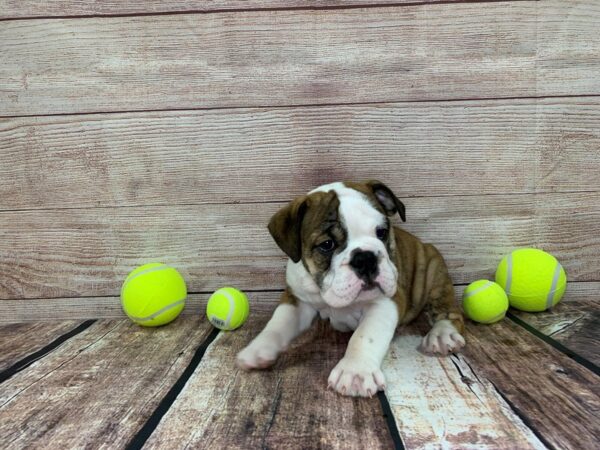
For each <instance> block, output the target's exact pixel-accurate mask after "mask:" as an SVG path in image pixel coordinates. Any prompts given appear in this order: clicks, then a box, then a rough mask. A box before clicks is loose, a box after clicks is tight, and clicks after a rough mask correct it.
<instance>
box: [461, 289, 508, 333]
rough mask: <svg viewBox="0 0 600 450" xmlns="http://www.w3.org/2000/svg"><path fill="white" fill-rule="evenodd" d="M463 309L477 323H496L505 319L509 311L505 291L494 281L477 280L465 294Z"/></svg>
mask: <svg viewBox="0 0 600 450" xmlns="http://www.w3.org/2000/svg"><path fill="white" fill-rule="evenodd" d="M463 309H464V311H465V314H466V315H467V317H468V318H469V319H471V320H474V321H475V322H480V323H494V322H498V321H499V320H501V319H503V318H504V316H505V314H506V311H507V310H508V298H507V297H506V293H505V292H504V290H503V289H502V288H501V287H500V286H499V285H498V284H496V283H494V282H493V281H489V280H477V281H474V282H473V283H471V284H470V285H468V286H467V288H466V289H465V292H464V293H463Z"/></svg>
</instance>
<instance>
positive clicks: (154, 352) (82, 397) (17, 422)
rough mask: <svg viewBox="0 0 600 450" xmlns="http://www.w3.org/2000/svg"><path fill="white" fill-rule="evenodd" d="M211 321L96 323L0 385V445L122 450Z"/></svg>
mask: <svg viewBox="0 0 600 450" xmlns="http://www.w3.org/2000/svg"><path fill="white" fill-rule="evenodd" d="M211 328H212V326H210V324H209V323H208V322H207V321H202V322H200V320H198V319H197V318H179V319H178V320H177V321H176V322H174V323H173V325H171V326H167V327H163V328H155V329H144V328H142V327H139V326H137V325H134V324H131V323H129V321H127V320H121V321H99V322H96V323H95V324H93V325H92V326H91V327H90V328H88V329H87V330H85V331H84V332H82V333H80V334H78V335H77V336H75V337H73V338H71V339H70V340H69V341H67V342H66V343H65V344H63V345H62V346H60V347H59V348H57V349H56V350H55V351H53V352H52V353H51V354H49V355H48V356H46V357H45V358H43V359H42V360H40V361H38V362H36V363H35V364H33V365H32V366H30V367H29V368H27V369H26V370H24V371H23V372H20V373H18V374H17V375H15V376H14V377H12V378H11V379H10V380H8V381H6V382H5V383H3V384H2V390H1V391H0V439H1V441H2V446H3V448H6V449H20V448H25V447H36V448H50V444H51V446H52V447H53V448H81V447H84V446H90V445H92V443H93V447H94V448H122V447H124V445H125V444H126V443H127V442H128V441H129V439H130V438H131V437H132V436H133V435H134V434H135V433H136V432H137V430H138V429H139V428H140V427H141V426H142V425H143V424H144V422H145V420H146V419H147V418H148V417H149V416H150V414H152V412H153V411H154V409H155V408H156V406H157V405H158V403H159V402H160V400H161V399H162V397H163V396H164V395H165V394H166V392H167V391H168V390H169V389H170V388H171V385H172V384H173V383H174V382H175V381H176V380H177V378H178V377H179V375H180V374H181V372H182V371H183V370H184V369H185V367H186V366H187V364H188V362H189V360H190V359H191V357H192V356H193V353H194V351H195V349H196V348H197V347H198V346H199V345H200V344H201V343H202V342H203V340H204V338H205V337H206V336H207V335H208V333H209V332H210V330H211Z"/></svg>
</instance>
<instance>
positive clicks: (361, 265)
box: [350, 249, 377, 280]
mask: <svg viewBox="0 0 600 450" xmlns="http://www.w3.org/2000/svg"><path fill="white" fill-rule="evenodd" d="M350 266H351V267H352V268H353V269H354V272H355V273H356V274H357V275H358V276H359V277H360V278H363V279H366V280H369V279H370V278H372V277H373V276H374V275H376V274H377V255H375V253H373V252H370V251H363V250H360V249H357V250H354V252H353V254H352V258H351V259H350Z"/></svg>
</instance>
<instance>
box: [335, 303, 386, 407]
mask: <svg viewBox="0 0 600 450" xmlns="http://www.w3.org/2000/svg"><path fill="white" fill-rule="evenodd" d="M397 324H398V309H397V307H396V304H395V303H394V302H393V301H392V300H391V299H389V298H384V299H382V300H378V301H376V302H375V303H373V305H371V307H370V308H369V309H368V310H367V311H366V312H365V315H364V316H363V317H362V319H361V321H360V323H359V325H358V328H357V329H356V331H355V332H354V334H353V335H352V337H351V338H350V342H349V343H348V348H347V349H346V354H345V355H344V357H343V358H342V360H341V361H340V362H339V363H338V364H337V365H336V366H335V368H334V369H333V370H332V371H331V374H330V375H329V380H328V382H329V387H332V388H333V389H335V390H336V391H337V392H339V393H340V394H342V395H351V396H361V397H367V396H368V397H371V396H372V395H373V394H375V393H376V392H377V391H379V390H383V389H384V388H385V378H384V376H383V372H382V371H381V363H382V362H383V358H384V357H385V354H386V353H387V351H388V348H389V345H390V342H391V340H392V337H393V336H394V331H395V330H396V325H397Z"/></svg>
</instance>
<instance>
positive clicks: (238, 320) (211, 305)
mask: <svg viewBox="0 0 600 450" xmlns="http://www.w3.org/2000/svg"><path fill="white" fill-rule="evenodd" d="M249 313H250V305H249V304H248V297H246V294H244V293H243V292H242V291H238V290H237V289H235V288H232V287H224V288H221V289H219V290H218V291H216V292H215V293H214V294H213V295H211V296H210V298H209V299H208V303H207V305H206V316H207V317H208V320H209V321H210V323H212V324H213V325H214V326H215V327H217V328H219V329H221V330H228V331H229V330H235V329H236V328H238V327H240V326H242V324H243V323H244V322H245V321H246V319H247V318H248V314H249Z"/></svg>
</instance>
